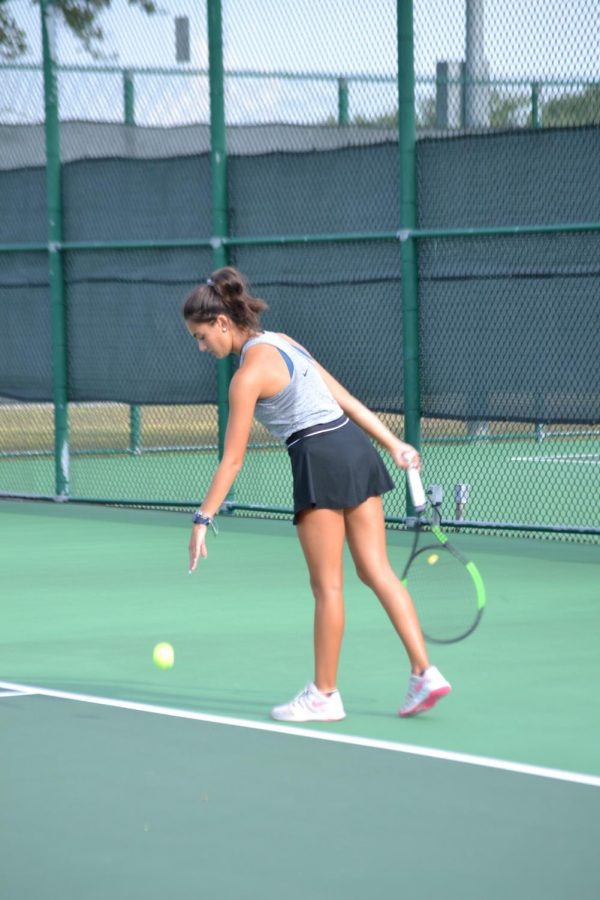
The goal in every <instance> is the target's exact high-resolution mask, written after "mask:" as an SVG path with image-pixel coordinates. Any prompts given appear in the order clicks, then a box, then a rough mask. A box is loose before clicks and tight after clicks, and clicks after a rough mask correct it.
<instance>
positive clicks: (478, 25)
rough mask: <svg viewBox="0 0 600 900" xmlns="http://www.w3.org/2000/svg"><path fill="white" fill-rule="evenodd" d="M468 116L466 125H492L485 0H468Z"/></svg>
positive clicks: (466, 101)
mask: <svg viewBox="0 0 600 900" xmlns="http://www.w3.org/2000/svg"><path fill="white" fill-rule="evenodd" d="M465 2H466V9H465V28H466V34H465V70H466V71H465V95H466V96H465V120H466V126H467V128H487V127H488V126H489V105H490V104H489V83H488V81H489V75H488V64H487V60H486V58H485V54H484V35H485V30H484V13H485V0H465Z"/></svg>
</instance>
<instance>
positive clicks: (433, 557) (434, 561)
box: [427, 553, 439, 566]
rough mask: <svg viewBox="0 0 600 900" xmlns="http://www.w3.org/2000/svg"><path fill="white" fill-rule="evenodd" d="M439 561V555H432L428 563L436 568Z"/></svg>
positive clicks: (428, 558)
mask: <svg viewBox="0 0 600 900" xmlns="http://www.w3.org/2000/svg"><path fill="white" fill-rule="evenodd" d="M438 560H439V556H438V555H437V553H430V554H429V556H428V557H427V562H428V563H429V565H430V566H435V564H436V562H437V561H438Z"/></svg>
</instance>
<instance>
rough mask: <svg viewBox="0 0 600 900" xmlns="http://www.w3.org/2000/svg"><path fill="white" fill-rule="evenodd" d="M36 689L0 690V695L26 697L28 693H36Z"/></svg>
mask: <svg viewBox="0 0 600 900" xmlns="http://www.w3.org/2000/svg"><path fill="white" fill-rule="evenodd" d="M36 693H37V691H34V690H26V691H0V697H28V696H29V695H30V694H36Z"/></svg>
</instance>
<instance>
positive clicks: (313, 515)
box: [297, 509, 345, 693]
mask: <svg viewBox="0 0 600 900" xmlns="http://www.w3.org/2000/svg"><path fill="white" fill-rule="evenodd" d="M297 530H298V537H299V538H300V543H301V545H302V550H303V551H304V556H305V558H306V562H307V565H308V570H309V573H310V586H311V588H312V592H313V595H314V598H315V624H314V644H315V685H316V686H317V688H318V690H319V691H321V692H322V693H327V692H329V691H333V690H335V688H336V679H337V670H338V662H339V658H340V649H341V645H342V637H343V634H344V594H343V584H344V575H343V550H344V534H345V529H344V512H343V510H335V509H309V510H305V511H304V512H302V513H301V514H300V518H299V520H298V525H297Z"/></svg>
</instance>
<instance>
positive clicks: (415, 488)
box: [406, 465, 427, 513]
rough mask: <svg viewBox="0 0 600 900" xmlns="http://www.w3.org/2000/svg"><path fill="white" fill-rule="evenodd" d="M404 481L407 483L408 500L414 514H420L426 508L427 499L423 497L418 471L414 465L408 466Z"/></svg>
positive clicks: (423, 492)
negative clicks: (413, 509) (410, 502)
mask: <svg viewBox="0 0 600 900" xmlns="http://www.w3.org/2000/svg"><path fill="white" fill-rule="evenodd" d="M406 480H407V481H408V490H409V492H410V499H411V500H412V505H413V506H414V508H415V512H418V513H421V512H423V510H424V509H425V507H426V506H427V499H426V497H425V488H424V487H423V482H422V481H421V476H420V475H419V470H418V469H417V467H416V466H415V465H411V466H409V467H408V469H407V470H406Z"/></svg>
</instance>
